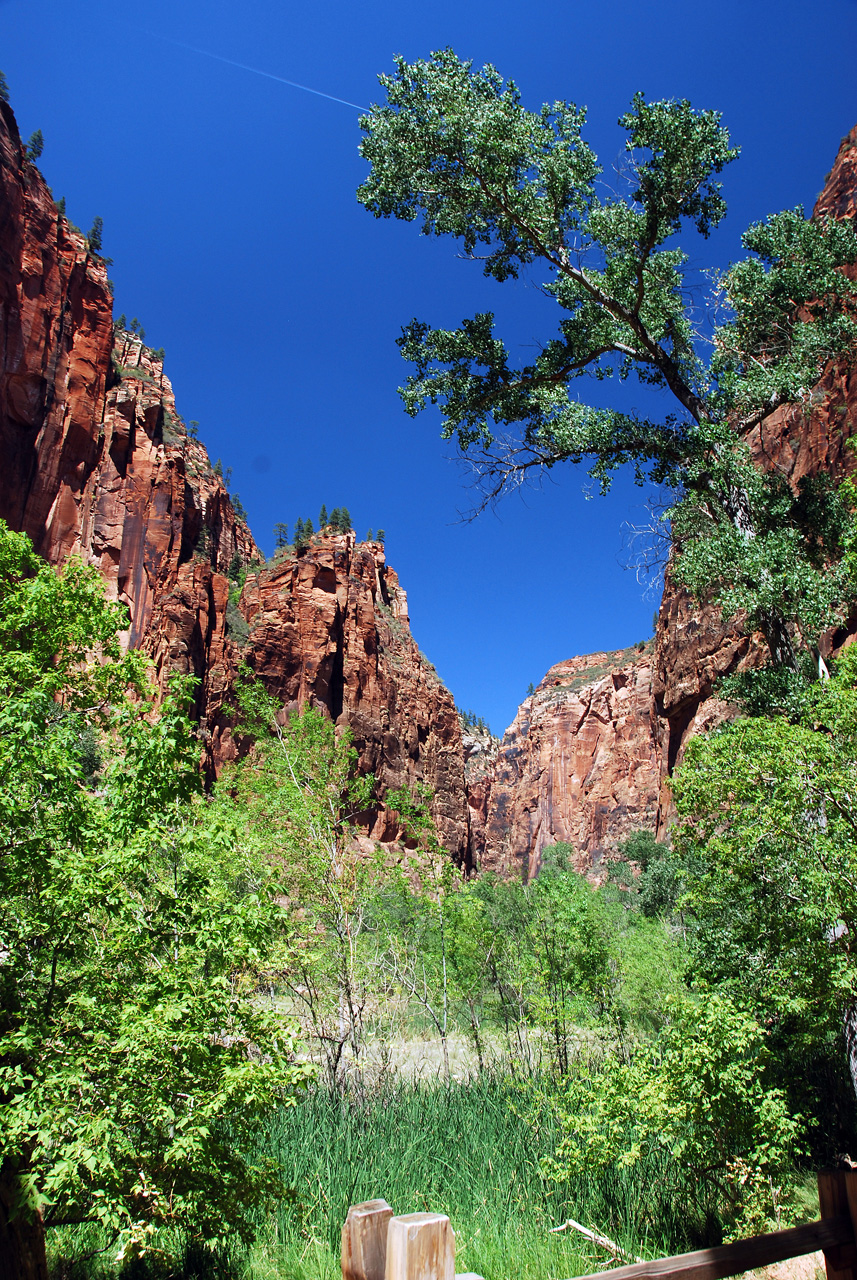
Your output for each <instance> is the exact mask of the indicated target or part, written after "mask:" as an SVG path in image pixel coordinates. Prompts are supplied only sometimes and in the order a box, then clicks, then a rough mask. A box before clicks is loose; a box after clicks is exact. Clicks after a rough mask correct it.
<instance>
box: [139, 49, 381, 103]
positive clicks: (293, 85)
mask: <svg viewBox="0 0 857 1280" xmlns="http://www.w3.org/2000/svg"><path fill="white" fill-rule="evenodd" d="M148 35H150V36H153V37H154V38H155V39H156V40H166V42H167V44H174V45H176V47H177V48H179V49H189V50H190V52H191V53H199V54H201V55H202V56H203V57H204V58H214V59H215V61H216V62H225V63H226V65H227V66H229V67H238V68H239V70H241V71H252V72H253V75H256V76H264V77H265V79H266V80H276V81H277V83H278V84H287V85H288V86H289V88H290V89H303V91H304V93H314V94H315V96H316V97H317V98H327V100H328V102H340V103H342V105H343V107H354V109H355V111H368V110H369V109H370V108H369V107H361V106H360V103H359V102H349V101H348V99H347V98H336V97H334V95H333V94H332V93H322V91H321V89H311V88H310V87H309V85H308V84H298V82H297V80H286V78H285V77H284V76H275V75H273V74H272V73H271V72H270V71H262V70H260V68H259V67H248V65H247V63H246V62H235V61H234V59H232V58H224V57H223V56H222V54H219V53H212V52H211V50H210V49H198V48H197V47H196V45H193V44H185V43H184V41H183V40H173V38H172V37H171V36H165V35H161V33H160V32H158V31H149V32H148Z"/></svg>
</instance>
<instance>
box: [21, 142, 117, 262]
mask: <svg viewBox="0 0 857 1280" xmlns="http://www.w3.org/2000/svg"><path fill="white" fill-rule="evenodd" d="M33 136H35V135H33ZM103 233H104V219H103V218H93V219H92V226H91V227H90V229H89V235H88V236H87V237H86V238H87V240H88V242H89V250H90V253H99V254H100V253H101V238H102V235H103Z"/></svg>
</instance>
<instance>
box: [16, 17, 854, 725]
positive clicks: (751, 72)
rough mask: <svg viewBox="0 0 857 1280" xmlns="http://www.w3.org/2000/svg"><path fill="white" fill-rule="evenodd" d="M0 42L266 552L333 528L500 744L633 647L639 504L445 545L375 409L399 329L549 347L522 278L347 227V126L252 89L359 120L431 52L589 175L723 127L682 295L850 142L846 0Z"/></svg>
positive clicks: (801, 192) (432, 420) (388, 416)
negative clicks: (649, 117)
mask: <svg viewBox="0 0 857 1280" xmlns="http://www.w3.org/2000/svg"><path fill="white" fill-rule="evenodd" d="M0 32H2V45H0V68H2V70H3V71H4V72H5V74H6V77H7V79H8V82H9V86H10V90H11V102H12V106H13V107H14V109H15V112H16V114H17V117H18V121H19V125H20V128H21V131H22V133H23V135H24V136H25V137H27V136H29V134H30V133H31V132H32V131H33V130H35V129H36V128H40V129H42V131H43V133H44V137H45V149H44V153H43V156H42V159H41V162H40V164H41V168H42V170H43V172H44V174H45V176H46V178H47V180H48V182H49V183H50V185H51V187H52V188H53V191H54V194H55V196H56V197H57V198H59V197H60V196H65V197H66V201H67V210H68V214H69V216H70V217H71V218H72V220H73V221H75V222H76V223H77V224H78V225H79V226H81V227H83V228H84V229H87V228H88V227H89V226H90V225H91V223H92V219H93V218H94V217H95V216H96V215H99V216H101V217H102V218H103V219H104V252H105V253H106V254H108V255H109V256H111V257H112V258H113V259H114V266H113V268H112V270H111V275H112V277H113V279H114V281H115V285H116V313H117V314H119V313H120V312H125V313H126V314H127V315H128V316H129V318H130V317H131V316H138V317H139V318H140V320H141V322H142V324H143V326H144V327H145V330H146V337H147V341H148V342H149V343H151V345H153V346H155V347H160V346H163V347H164V348H165V349H166V353H167V361H166V369H167V373H168V374H169V376H170V377H171V379H172V381H173V384H174V386H175V390H176V397H177V401H178V406H179V410H180V412H181V413H182V414H183V416H184V417H185V419H186V420H189V419H191V418H194V419H198V420H199V422H200V435H201V437H202V439H203V440H204V441H205V443H206V444H207V446H208V449H209V453H210V455H211V458H212V461H213V460H214V459H215V458H217V457H220V458H222V460H223V463H224V465H225V466H227V465H228V466H231V467H232V468H233V488H234V489H235V490H237V491H238V492H239V493H240V496H241V499H242V501H243V503H244V506H245V507H246V509H247V512H248V515H249V519H250V525H251V528H252V529H253V531H254V534H255V536H256V538H257V540H258V542H259V543H260V545H261V546H262V548H263V550H264V551H265V552H266V553H270V551H271V550H272V548H273V534H272V528H273V525H274V524H275V523H276V522H277V521H286V522H287V523H288V524H289V525H292V524H293V522H294V520H295V519H296V518H297V517H298V516H307V515H311V516H312V517H313V518H315V517H316V515H317V512H318V508H319V506H320V505H321V503H322V502H324V503H326V504H327V506H328V508H331V507H334V506H342V505H345V506H347V507H348V508H349V509H350V511H351V513H352V515H353V517H354V523H355V527H356V529H357V532H358V535H359V536H363V534H364V533H365V532H366V530H367V529H368V528H369V527H372V528H375V529H377V528H378V527H383V528H384V529H385V530H386V532H387V548H388V554H389V558H390V561H391V563H392V564H393V565H394V567H395V568H396V569H397V570H398V572H399V574H400V577H401V579H402V583H403V585H404V586H405V588H406V589H407V591H408V593H409V598H410V605H411V617H412V626H413V631H414V634H415V636H416V639H417V641H418V643H419V644H420V646H421V648H422V649H423V651H424V652H425V653H426V654H427V655H428V657H429V658H430V659H431V660H432V661H433V662H434V663H435V665H436V667H437V669H438V671H439V673H440V675H441V676H442V678H443V679H444V680H445V681H446V683H447V684H448V685H449V687H450V689H451V690H452V691H453V693H454V695H455V697H456V701H457V702H458V703H459V705H460V706H463V707H466V708H472V709H473V710H474V711H476V712H477V714H480V715H483V716H485V717H486V718H487V719H488V721H489V722H490V724H491V726H492V728H494V730H495V731H501V732H502V730H503V729H504V728H505V727H506V725H507V724H508V723H509V722H510V721H511V719H512V718H513V716H514V713H515V710H516V707H517V705H518V703H519V702H520V700H521V699H522V698H523V697H524V695H525V693H526V688H527V684H528V682H530V681H533V682H534V683H537V682H538V680H539V679H540V678H541V677H542V675H543V674H544V672H545V670H546V669H547V668H548V667H549V666H550V665H551V664H552V663H553V662H557V661H559V660H560V659H563V658H568V657H571V656H572V655H573V654H578V653H587V652H591V651H593V650H596V649H602V648H607V649H612V648H619V647H622V646H624V645H627V644H630V643H633V642H635V641H637V640H640V639H643V638H645V637H647V636H649V635H650V634H651V628H652V613H653V610H654V608H655V607H656V605H657V600H653V599H652V598H651V596H649V597H645V596H644V594H643V590H642V588H641V587H640V586H639V584H638V583H637V581H636V578H635V575H634V573H633V571H632V570H630V569H628V568H627V567H626V563H627V551H626V549H625V542H626V534H625V533H624V532H623V529H624V527H625V526H626V525H628V524H635V523H641V522H642V521H643V520H644V519H645V510H644V507H643V501H644V497H645V495H644V494H642V493H641V492H640V491H639V490H638V489H635V488H634V486H633V485H632V484H631V483H630V481H629V480H628V479H627V478H620V479H619V481H618V482H617V484H616V486H615V489H614V492H613V493H612V494H611V495H610V497H609V498H608V499H601V498H599V497H591V496H589V495H587V492H586V489H587V484H586V477H585V474H584V473H583V472H581V471H575V470H573V469H571V468H568V469H566V470H564V471H563V472H559V471H556V472H554V475H553V478H552V480H551V482H550V483H549V484H548V485H547V486H546V487H545V488H544V489H543V490H542V491H540V492H530V493H528V494H527V495H525V497H523V498H513V499H510V500H508V501H506V502H505V503H504V504H502V505H501V506H500V508H499V509H498V511H497V513H496V515H492V514H490V513H489V514H487V515H483V516H482V517H480V518H479V520H477V521H476V522H475V523H470V524H467V523H462V522H460V520H459V513H460V512H462V511H466V510H467V509H468V508H469V506H470V505H471V501H472V498H471V496H470V494H469V491H468V487H467V476H466V473H464V472H462V470H461V468H460V467H459V465H458V464H457V463H456V461H455V460H454V458H452V457H450V446H448V445H444V444H442V442H441V441H440V439H439V436H438V425H439V423H438V419H437V418H436V417H433V416H432V414H431V413H428V412H427V413H425V414H423V415H422V416H421V417H420V418H418V419H417V420H416V421H415V422H414V421H411V419H409V418H407V417H406V416H405V415H404V412H403V410H402V407H401V403H400V401H399V399H398V396H397V395H396V388H397V386H398V385H399V384H400V383H401V382H402V381H403V379H404V377H405V376H406V374H407V366H406V365H405V364H404V362H403V361H402V360H401V357H400V356H399V353H398V349H397V348H396V346H395V339H396V337H397V335H398V333H399V330H400V327H401V325H402V324H404V323H406V322H407V321H408V320H410V319H411V318H412V317H413V316H417V317H419V318H420V319H424V320H427V321H429V322H430V323H431V324H433V325H436V326H443V325H446V326H450V327H452V326H455V325H457V324H458V323H459V322H460V321H461V319H462V318H464V317H465V316H468V315H472V314H473V313H474V312H475V311H477V310H487V309H492V310H495V311H496V312H497V314H498V318H499V324H500V327H501V330H502V332H503V333H504V334H505V335H506V336H507V337H508V339H509V341H510V342H511V343H512V345H513V348H514V347H515V346H517V347H518V348H519V349H525V348H527V347H531V346H533V345H534V344H535V343H536V342H537V341H538V340H539V339H542V338H544V337H545V336H547V334H548V333H549V332H550V329H549V325H550V322H551V320H552V312H551V307H550V304H549V303H547V302H546V301H545V299H544V298H543V297H542V296H541V294H540V293H539V292H538V290H537V288H536V286H537V284H538V282H539V278H538V276H537V275H533V276H530V277H529V278H527V279H524V280H522V281H520V282H519V283H517V284H511V283H510V284H506V285H503V286H498V285H496V284H494V283H493V282H486V281H484V280H483V279H482V277H481V275H480V271H479V268H478V266H474V265H473V264H469V263H465V262H463V261H460V260H459V259H458V258H457V256H456V253H457V248H456V246H455V245H454V244H453V243H451V242H445V241H428V240H425V239H422V238H421V237H420V236H419V234H418V231H417V229H416V227H415V226H413V225H409V224H400V223H394V222H388V221H382V222H378V221H376V220H375V219H373V218H372V217H370V216H369V215H368V214H367V213H366V212H365V211H364V210H363V209H362V208H361V207H360V206H359V205H358V204H357V202H356V200H355V195H354V192H355V188H356V187H357V185H358V183H359V182H360V181H361V179H362V178H363V176H364V172H365V168H364V165H363V163H362V162H361V160H360V158H359V156H358V155H357V145H358V142H359V130H358V128H357V116H358V112H357V111H356V110H355V109H354V108H353V107H350V106H346V105H343V104H342V103H340V102H334V101H331V100H330V99H328V98H323V97H318V96H315V95H313V94H310V93H307V92H304V91H302V90H300V89H297V88H293V87H290V86H289V85H286V84H283V83H281V81H280V80H278V79H275V78H274V79H272V78H270V77H280V78H281V79H285V80H292V81H296V82H299V83H301V84H303V85H307V86H310V87H312V88H314V89H317V90H319V91H320V92H321V93H325V94H330V95H332V96H333V97H336V98H342V99H346V100H347V101H348V102H352V103H357V104H359V105H361V106H362V105H369V104H370V103H372V102H375V101H378V100H379V96H380V95H379V89H378V85H377V79H376V77H377V74H378V73H379V72H383V71H389V70H391V67H392V57H393V55H394V54H395V53H402V54H404V56H405V57H407V58H409V59H412V58H417V57H423V56H426V55H427V54H428V53H429V51H430V50H432V49H436V48H440V47H443V46H446V45H451V46H452V47H453V48H454V49H455V50H456V52H457V53H458V54H459V56H461V57H467V58H472V59H474V60H475V61H476V62H478V63H483V62H492V63H494V64H495V65H496V66H497V68H498V69H499V70H500V71H501V73H502V74H503V75H505V76H507V77H510V78H513V79H514V80H515V81H516V82H517V83H518V85H519V88H520V90H521V92H522V95H523V99H524V102H525V103H526V105H528V106H531V107H533V108H537V107H538V106H539V105H540V104H541V103H542V102H543V101H553V100H554V99H556V98H566V99H571V100H573V101H575V102H577V103H579V104H585V105H587V106H588V108H589V124H588V128H587V137H588V139H589V141H590V142H591V143H592V144H593V145H594V146H595V148H596V150H597V151H598V152H599V154H600V156H601V157H602V160H603V161H604V162H605V164H606V165H607V166H608V167H609V166H610V165H611V164H612V163H613V162H614V160H616V159H618V157H619V154H620V151H621V147H622V142H623V136H622V134H621V132H620V131H619V129H618V128H617V126H616V120H617V117H618V116H619V115H620V113H621V112H622V111H624V110H625V109H626V107H627V105H628V102H629V101H630V99H631V97H632V96H633V94H634V92H635V91H636V90H638V89H642V90H643V91H644V92H645V93H646V95H647V97H649V98H650V99H651V98H661V97H688V98H690V100H691V101H692V102H693V104H694V105H695V106H697V107H714V108H717V109H719V110H721V111H722V112H723V116H724V122H725V123H726V125H727V126H728V128H729V129H730V131H731V134H732V137H733V140H734V141H735V142H737V143H738V144H740V146H741V147H742V156H741V159H740V160H739V161H738V162H737V163H736V164H734V165H732V166H731V167H730V168H729V169H728V170H727V171H726V174H725V175H724V177H725V193H726V195H727V198H728V200H729V205H730V213H729V216H728V218H727V219H726V221H725V223H724V224H723V226H722V228H721V229H720V230H719V231H718V233H717V234H716V236H715V237H713V238H712V239H711V240H710V241H708V242H704V241H701V240H700V241H696V242H694V243H693V245H692V246H691V251H692V253H693V256H694V264H695V265H696V266H698V267H699V268H700V270H701V269H703V268H705V267H707V266H710V265H725V264H726V263H727V262H729V261H730V260H731V259H734V258H735V257H737V256H739V255H740V252H741V251H740V244H739V240H740V234H741V232H742V230H743V229H744V228H745V227H746V226H747V224H748V223H750V222H752V221H753V220H755V219H758V218H762V217H764V216H765V215H766V214H768V213H771V212H774V211H776V210H778V209H781V208H787V207H789V208H791V207H794V206H796V205H801V206H804V207H805V208H807V209H809V208H811V206H812V203H813V201H814V200H815V197H816V195H817V193H818V191H819V190H820V188H821V186H822V184H823V181H824V176H825V174H826V172H827V171H828V169H829V168H830V166H831V164H832V162H833V159H834V156H835V154H836V150H837V147H838V144H839V139H840V137H841V135H843V134H844V133H846V132H847V131H848V130H849V129H850V128H851V126H852V125H853V124H854V123H855V122H857V77H855V75H854V67H853V57H854V49H855V47H857V0H827V2H824V0H820V2H818V3H816V4H813V5H808V4H806V2H805V0H803V3H797V2H792V0H779V2H778V3H772V2H770V0H742V2H739V0H720V2H719V3H717V4H714V5H699V4H692V3H687V2H686V0H685V3H677V2H675V0H649V2H648V3H646V4H642V3H640V2H639V0H636V2H634V3H631V2H630V0H601V3H599V4H593V3H588V4H582V3H577V2H576V0H565V3H562V0H549V2H548V0H530V2H529V3H528V4H527V5H526V6H524V5H522V4H515V5H513V4H511V3H508V2H507V0H492V2H491V3H488V2H487V0H456V2H455V3H453V2H452V0H440V2H435V3H427V4H421V5H403V4H398V3H390V2H389V0H382V2H380V3H370V4H366V5H355V4H346V3H342V2H334V3H320V4H317V5H315V6H309V5H306V4H300V5H299V4H296V3H292V2H291V0H245V3H243V4H242V5H240V6H239V5H235V4H234V3H225V0H207V2H206V3H201V2H199V0H182V2H181V3H176V2H175V0H171V2H170V3H167V2H166V0H147V3H146V4H145V5H121V4H117V3H115V2H112V3H106V2H103V0H92V2H90V0H79V2H78V3H76V4H74V5H57V4H56V3H48V0H0ZM187 45H192V46H194V47H195V48H197V49H202V50H207V51H209V52H210V53H211V54H215V55H218V57H217V58H212V57H208V56H205V55H203V54H201V53H198V52H194V51H192V50H191V49H188V48H187V47H185V46H187ZM220 59H228V60H230V61H231V62H240V63H244V64H246V65H247V66H250V67H254V68H257V69H258V70H259V71H262V72H266V73H267V75H259V74H255V73H253V72H251V71H247V70H243V69H240V68H239V67H236V66H232V65H229V64H228V63H227V62H224V61H221V60H220ZM629 394H630V401H629V403H631V404H640V403H641V402H642V401H641V396H640V394H639V393H638V392H630V393H629ZM665 411H666V406H665Z"/></svg>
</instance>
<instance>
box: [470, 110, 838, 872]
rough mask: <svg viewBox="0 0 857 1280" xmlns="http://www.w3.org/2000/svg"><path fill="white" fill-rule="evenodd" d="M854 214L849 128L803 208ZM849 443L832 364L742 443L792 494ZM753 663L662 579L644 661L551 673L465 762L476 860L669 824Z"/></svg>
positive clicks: (534, 860)
mask: <svg viewBox="0 0 857 1280" xmlns="http://www.w3.org/2000/svg"><path fill="white" fill-rule="evenodd" d="M855 215H857V127H855V128H854V129H853V130H852V131H851V133H850V134H849V135H848V136H847V137H846V138H843V140H842V145H841V147H840V150H839V154H838V156H837V158H836V162H835V164H834V166H833V169H832V170H831V172H830V174H829V175H828V177H827V180H826V184H825V188H824V191H823V192H822V193H821V195H820V196H819V199H818V202H817V204H816V207H815V211H814V216H815V217H824V216H830V217H837V218H853V217H854V216H855ZM855 433H857V370H855V369H854V368H849V367H833V368H830V369H828V370H827V372H826V373H825V376H824V377H823V378H822V380H821V382H820V383H819V385H818V386H817V387H816V388H815V390H814V391H813V393H812V395H811V396H810V397H809V401H808V403H807V404H806V405H801V406H797V407H792V408H790V409H787V410H786V409H784V410H780V411H778V412H777V413H775V414H772V415H770V417H768V418H766V419H765V421H764V422H763V423H762V425H761V427H760V428H759V429H758V430H756V431H754V432H753V433H752V435H751V436H750V437H749V441H748V442H749V444H750V447H751V449H752V452H753V454H754V457H755V458H756V460H757V462H758V464H759V466H761V467H765V468H776V469H777V470H779V471H780V472H782V473H783V474H784V475H785V476H787V477H788V478H789V480H790V481H791V482H792V484H795V485H796V484H797V483H798V482H799V481H800V479H801V478H802V477H803V476H806V475H812V474H815V473H817V472H819V471H826V472H828V473H830V474H831V475H833V476H836V477H841V476H843V475H845V474H847V473H849V472H850V471H853V469H854V466H855V461H854V456H853V453H852V451H851V450H850V449H849V448H848V447H847V445H848V442H849V441H850V439H851V437H852V436H853V435H854V434H855ZM842 638H843V637H842V636H839V637H831V643H833V642H836V641H841V640H842ZM763 656H764V654H763V649H762V645H761V642H760V640H759V638H758V637H755V638H754V637H752V636H747V635H745V634H744V633H743V632H742V631H741V630H740V628H737V627H729V626H725V625H724V622H723V619H722V616H721V614H720V610H719V609H717V608H711V607H709V608H706V607H700V606H699V604H697V603H696V602H695V601H693V600H691V599H690V598H689V597H688V595H687V594H686V593H685V592H684V591H683V590H681V589H680V588H678V587H677V586H676V585H675V583H674V581H673V579H672V576H671V574H670V572H669V569H668V571H667V575H666V584H665V590H664V594H663V600H662V603H661V608H660V614H659V619H658V627H657V635H656V642H655V652H654V655H652V656H649V655H646V656H645V657H644V658H640V659H638V660H637V661H636V662H633V663H630V664H629V663H628V662H627V660H626V656H625V655H622V654H618V655H615V654H614V655H604V654H593V655H591V656H590V657H588V658H574V659H571V660H570V662H567V663H559V664H557V666H555V667H552V668H551V670H550V671H549V672H548V674H547V675H546V676H545V678H544V680H543V681H542V683H541V684H540V685H539V688H538V690H537V692H536V694H535V696H534V697H532V698H529V699H527V701H526V702H524V703H523V704H522V706H521V708H520V710H519V711H518V715H517V717H516V719H515V721H514V723H513V724H512V725H511V727H510V728H509V729H508V730H507V733H506V735H505V737H504V738H503V741H502V743H501V744H500V746H499V749H498V750H497V751H496V753H495V754H494V756H493V757H492V759H491V760H490V761H488V762H487V763H474V764H469V765H468V792H469V797H470V805H471V826H472V830H473V835H472V842H473V848H474V854H475V856H476V858H477V861H478V862H479V864H480V865H484V866H487V867H494V868H496V869H498V870H500V871H502V872H503V873H505V874H511V873H518V872H519V871H520V870H521V869H522V868H523V869H527V868H528V869H529V871H530V873H532V872H533V871H535V870H537V867H538V861H539V856H540V851H541V849H542V848H543V847H544V845H545V844H548V843H551V842H553V841H557V840H562V841H567V842H569V843H571V844H573V845H574V846H575V848H576V849H577V851H578V857H577V864H578V868H579V869H583V868H585V867H589V866H591V865H592V863H593V860H597V857H598V852H599V850H600V849H601V848H603V847H607V848H615V846H616V844H617V843H618V842H619V841H620V840H622V839H623V838H624V837H625V836H626V835H627V834H628V833H629V831H631V830H633V829H634V828H636V827H643V828H647V829H649V830H652V831H655V832H658V833H661V834H662V833H663V832H664V830H665V828H666V827H667V826H668V824H669V821H670V818H671V800H670V793H669V789H668V787H667V786H666V785H665V782H666V780H667V779H668V777H669V775H670V774H671V772H672V770H673V768H674V767H675V765H676V764H677V763H679V762H680V761H681V758H682V754H683V751H684V748H685V746H686V744H687V742H688V740H689V738H690V737H691V736H692V735H693V734H695V733H698V732H700V731H702V730H704V729H706V728H709V727H711V726H712V725H713V724H716V723H718V722H719V721H721V720H722V719H723V718H724V717H725V716H726V715H728V714H730V709H729V708H728V707H727V706H726V704H725V703H724V702H723V701H722V700H720V699H719V698H717V697H716V695H715V693H714V689H715V686H716V683H717V681H718V680H719V679H720V678H721V677H722V676H724V675H728V674H730V673H732V672H733V671H736V670H739V669H742V668H744V667H746V666H748V665H751V664H755V663H757V662H759V661H761V660H762V659H763ZM611 668H612V669H611ZM617 682H618V683H617ZM554 690H555V691H556V692H553V691H554Z"/></svg>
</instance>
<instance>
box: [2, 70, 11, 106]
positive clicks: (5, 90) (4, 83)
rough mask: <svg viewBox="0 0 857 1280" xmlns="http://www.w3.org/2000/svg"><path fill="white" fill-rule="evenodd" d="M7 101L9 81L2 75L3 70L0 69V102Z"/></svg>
mask: <svg viewBox="0 0 857 1280" xmlns="http://www.w3.org/2000/svg"><path fill="white" fill-rule="evenodd" d="M8 101H9V82H8V80H7V79H6V77H5V76H4V74H3V72H2V71H0V102H8Z"/></svg>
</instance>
